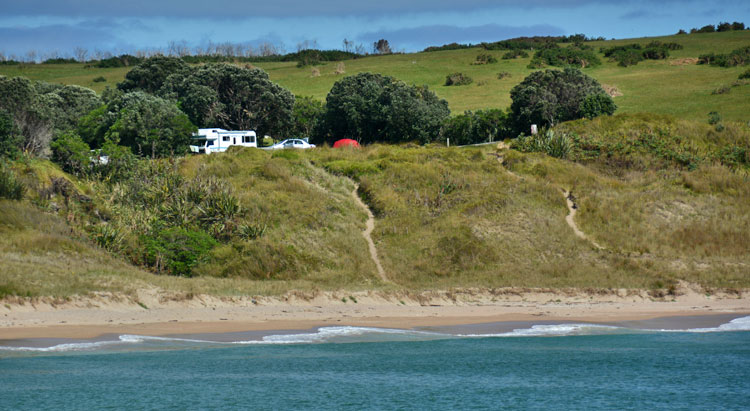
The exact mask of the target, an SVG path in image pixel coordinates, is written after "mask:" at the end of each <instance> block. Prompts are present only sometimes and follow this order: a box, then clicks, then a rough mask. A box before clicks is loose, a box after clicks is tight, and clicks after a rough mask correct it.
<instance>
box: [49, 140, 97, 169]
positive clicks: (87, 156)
mask: <svg viewBox="0 0 750 411" xmlns="http://www.w3.org/2000/svg"><path fill="white" fill-rule="evenodd" d="M51 147H52V161H54V162H55V163H57V164H59V165H60V167H62V169H63V170H64V171H66V172H68V173H73V174H77V175H81V174H84V173H86V172H87V171H88V169H89V168H90V167H89V166H90V165H91V149H90V148H89V146H88V144H86V142H84V141H83V140H82V139H81V137H79V136H78V135H77V134H73V133H64V134H61V135H59V136H57V137H56V138H55V140H53V141H52V144H51Z"/></svg>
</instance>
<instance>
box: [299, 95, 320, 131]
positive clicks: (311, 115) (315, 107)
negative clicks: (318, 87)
mask: <svg viewBox="0 0 750 411" xmlns="http://www.w3.org/2000/svg"><path fill="white" fill-rule="evenodd" d="M324 113H325V107H324V106H323V103H322V102H321V101H318V100H316V99H315V98H313V97H305V96H303V97H297V98H296V99H295V100H294V125H293V126H292V130H291V135H292V136H295V137H300V138H304V137H310V136H312V134H313V130H315V128H316V127H317V125H318V123H319V122H320V121H322V118H323V115H324Z"/></svg>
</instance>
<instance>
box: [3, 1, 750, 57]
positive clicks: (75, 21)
mask: <svg viewBox="0 0 750 411" xmlns="http://www.w3.org/2000/svg"><path fill="white" fill-rule="evenodd" d="M721 21H728V22H734V21H740V22H744V23H746V24H747V25H750V1H748V0H712V1H701V0H685V1H683V0H657V1H654V0H572V1H560V0H458V1H457V0H411V1H409V0H379V1H358V0H316V1H309V0H267V1H263V2H261V1H254V0H253V1H238V0H211V1H206V0H129V1H120V2H116V1H115V2H113V1H102V0H0V53H2V55H4V56H5V57H6V58H9V57H13V56H15V57H17V58H16V59H42V58H46V57H54V56H60V57H72V56H74V50H75V49H76V48H78V49H84V50H86V51H87V52H88V56H89V57H92V56H94V55H95V54H96V53H97V52H100V53H102V52H108V53H112V54H122V53H133V52H135V51H137V50H143V51H152V52H153V51H161V52H167V51H168V49H169V44H170V43H173V44H180V45H183V46H186V47H188V48H190V49H193V50H194V49H195V48H196V47H199V48H205V47H206V46H207V45H209V44H217V43H227V42H228V43H235V44H244V45H249V46H251V47H253V48H255V49H256V50H257V47H258V46H259V45H261V44H264V43H266V44H273V45H274V46H276V48H277V49H278V50H280V51H285V52H292V51H296V50H297V49H298V48H306V47H310V46H314V47H315V48H323V49H342V48H343V47H344V46H343V40H344V39H347V40H348V41H350V42H353V44H354V45H361V46H362V47H363V48H364V49H365V50H367V51H372V44H373V42H375V41H377V40H378V39H381V38H383V39H386V40H388V41H389V43H390V45H391V48H392V50H393V51H404V52H412V51H419V50H422V49H424V48H425V47H428V46H435V45H442V44H447V43H452V42H457V43H479V42H482V41H498V40H503V39H507V38H512V37H519V36H534V35H541V36H546V35H569V34H576V33H583V34H586V35H587V36H590V37H600V36H601V37H605V38H608V39H609V38H629V37H643V36H657V35H666V34H673V33H676V32H677V31H678V30H679V29H685V30H689V29H690V28H693V27H701V26H704V25H707V24H717V23H719V22H721Z"/></svg>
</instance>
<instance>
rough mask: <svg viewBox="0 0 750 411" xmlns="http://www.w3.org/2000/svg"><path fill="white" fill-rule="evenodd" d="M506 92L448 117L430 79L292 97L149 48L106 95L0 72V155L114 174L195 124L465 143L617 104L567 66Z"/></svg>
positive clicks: (163, 152)
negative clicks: (105, 158)
mask: <svg viewBox="0 0 750 411" xmlns="http://www.w3.org/2000/svg"><path fill="white" fill-rule="evenodd" d="M511 99H512V104H511V106H510V107H509V108H508V109H507V110H500V109H487V110H479V111H476V112H471V111H468V112H465V113H463V114H459V115H457V116H453V117H451V116H450V109H449V107H448V103H447V101H445V100H444V99H441V98H439V97H438V96H437V95H436V94H435V93H434V92H433V91H432V90H430V89H429V88H428V87H427V86H415V85H410V84H406V83H404V82H402V81H399V80H397V79H395V78H393V77H390V76H384V75H381V74H374V73H359V74H356V75H353V76H348V77H345V78H343V79H341V80H339V81H337V82H336V83H335V84H334V85H333V87H332V89H331V91H330V92H329V93H328V96H327V97H326V100H325V102H321V101H317V100H315V99H313V98H311V97H304V96H302V97H295V96H294V95H293V94H292V93H291V92H290V91H289V90H287V89H285V88H283V87H281V86H279V85H278V84H276V83H274V82H272V81H271V80H270V79H269V77H268V74H267V73H266V72H265V71H263V70H261V69H259V68H255V67H252V66H246V67H239V66H236V65H230V64H206V65H198V66H196V65H189V64H187V63H185V61H183V60H182V59H180V58H174V57H152V58H150V59H147V60H144V61H143V62H141V63H140V64H138V65H137V66H135V67H134V68H133V69H132V70H130V71H129V72H128V73H127V74H126V76H125V79H124V81H123V82H121V83H120V84H118V85H117V88H116V89H107V90H106V91H105V92H104V93H103V94H102V95H101V96H98V95H96V93H94V92H93V91H92V90H90V89H87V88H84V87H79V86H62V85H52V84H48V83H45V82H40V81H31V80H28V79H25V78H22V77H14V78H8V77H0V154H2V156H3V157H7V158H17V157H20V156H21V155H22V153H26V154H28V155H31V156H39V157H51V158H53V159H54V160H55V161H56V162H58V163H60V164H61V165H62V166H63V168H64V169H66V170H67V171H70V172H74V173H86V172H90V171H91V170H92V169H96V170H98V171H97V172H100V173H105V174H107V175H116V174H117V173H119V172H122V171H123V170H124V169H126V168H127V165H128V164H130V163H131V162H132V161H133V158H136V157H149V158H157V157H170V156H176V155H184V154H185V153H187V152H188V151H189V145H190V141H191V135H192V134H193V133H194V132H195V131H196V130H197V128H198V127H219V128H225V129H235V130H246V129H252V130H256V132H257V133H258V135H259V136H264V135H268V136H272V137H276V138H285V137H290V136H294V137H309V138H311V139H312V140H313V141H314V142H316V143H322V144H325V143H329V144H330V143H333V142H334V141H335V140H338V139H340V138H352V139H355V140H357V141H359V142H360V143H362V144H368V143H374V142H385V143H401V142H412V141H416V142H419V143H423V144H425V143H430V142H435V141H444V139H450V140H451V141H452V142H453V143H454V144H471V143H478V142H485V141H494V140H496V139H502V138H507V137H514V136H517V135H519V134H521V133H525V132H528V130H529V126H530V124H537V125H538V126H539V127H546V126H551V125H554V124H557V123H559V122H562V121H566V120H571V119H576V118H582V117H595V116H597V115H601V114H612V113H613V112H614V110H615V105H614V102H613V101H612V99H611V97H610V96H608V95H607V94H606V93H605V91H604V90H603V89H602V87H601V85H599V83H598V82H597V81H596V80H594V79H593V78H591V77H589V76H587V75H585V74H583V73H582V72H581V71H580V70H577V69H574V68H570V67H567V68H565V69H564V70H562V71H560V70H543V71H537V72H534V73H532V74H531V75H529V76H528V77H527V78H526V79H524V80H523V81H522V82H521V83H520V84H518V85H517V86H516V87H514V88H513V89H512V90H511ZM91 150H103V151H104V152H105V153H106V154H107V155H109V156H110V162H109V163H108V164H107V165H102V164H96V167H94V166H93V165H92V163H91V152H90V151H91Z"/></svg>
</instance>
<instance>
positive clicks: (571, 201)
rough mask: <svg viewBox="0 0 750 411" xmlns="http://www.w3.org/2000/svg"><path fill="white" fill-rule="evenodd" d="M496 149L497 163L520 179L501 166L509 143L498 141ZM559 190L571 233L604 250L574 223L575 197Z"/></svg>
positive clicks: (567, 191) (576, 206)
mask: <svg viewBox="0 0 750 411" xmlns="http://www.w3.org/2000/svg"><path fill="white" fill-rule="evenodd" d="M497 149H498V151H499V152H500V153H498V154H495V156H496V157H497V161H498V163H500V165H501V166H502V167H503V169H505V171H507V172H508V173H509V174H510V175H512V176H513V177H516V178H518V179H522V178H523V177H521V176H519V175H518V174H516V173H514V172H513V171H511V170H509V169H508V168H506V167H505V166H503V160H504V158H505V156H504V155H503V154H502V151H503V150H508V149H510V145H508V144H506V143H505V142H502V141H501V142H500V143H498V144H497ZM561 190H562V194H563V197H564V198H565V204H567V206H568V215H567V216H565V222H566V223H567V224H568V226H569V227H570V228H571V229H572V230H573V233H575V235H576V237H578V238H580V239H583V240H586V241H588V242H589V243H591V245H593V246H594V247H596V248H597V249H599V250H604V247H602V246H601V245H599V244H598V243H597V242H596V241H594V240H592V239H590V238H589V237H588V236H587V235H586V234H585V233H584V232H583V231H581V229H580V228H578V225H577V224H576V221H575V215H576V213H577V212H578V205H577V204H576V202H575V197H574V196H573V194H572V193H571V192H570V191H569V190H566V189H564V188H562V189H561Z"/></svg>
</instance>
